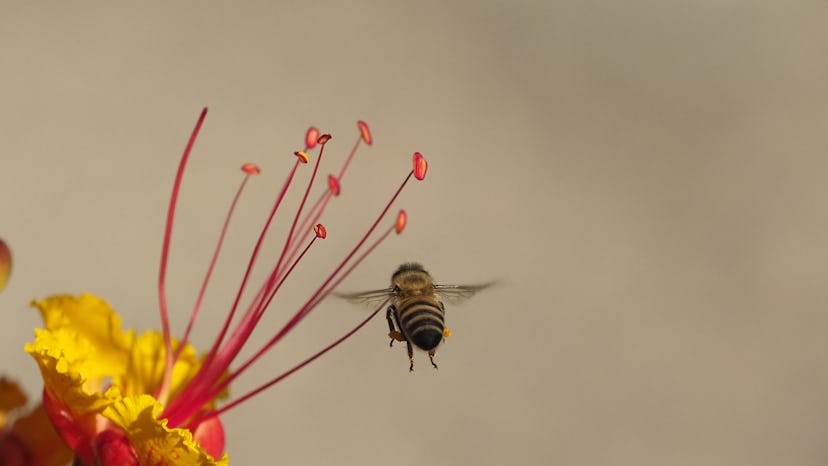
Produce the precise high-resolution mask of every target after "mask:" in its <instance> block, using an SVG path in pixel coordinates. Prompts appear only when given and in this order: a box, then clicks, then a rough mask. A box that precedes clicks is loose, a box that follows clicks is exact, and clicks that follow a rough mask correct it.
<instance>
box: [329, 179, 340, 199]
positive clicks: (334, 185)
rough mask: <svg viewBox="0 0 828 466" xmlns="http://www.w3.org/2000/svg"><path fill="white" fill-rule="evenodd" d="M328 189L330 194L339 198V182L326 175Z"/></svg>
mask: <svg viewBox="0 0 828 466" xmlns="http://www.w3.org/2000/svg"><path fill="white" fill-rule="evenodd" d="M328 188H329V189H330V190H331V194H333V195H334V196H339V180H338V179H337V178H336V177H335V176H333V175H328Z"/></svg>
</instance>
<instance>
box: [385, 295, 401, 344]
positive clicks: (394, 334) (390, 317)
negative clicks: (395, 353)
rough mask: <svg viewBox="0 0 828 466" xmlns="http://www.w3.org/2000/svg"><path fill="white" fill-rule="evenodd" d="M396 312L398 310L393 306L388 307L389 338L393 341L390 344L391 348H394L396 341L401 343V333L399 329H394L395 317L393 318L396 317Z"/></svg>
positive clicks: (386, 313)
mask: <svg viewBox="0 0 828 466" xmlns="http://www.w3.org/2000/svg"><path fill="white" fill-rule="evenodd" d="M395 311H396V308H395V307H394V305H393V304H392V305H390V306H388V309H387V310H386V311H385V320H387V321H388V336H389V337H391V341H390V342H389V343H388V346H389V347H393V346H394V340H397V341H401V340H400V339H399V338H398V337H397V335H399V334H400V332H398V331H397V329H396V328H395V327H394V317H393V316H394V312H395Z"/></svg>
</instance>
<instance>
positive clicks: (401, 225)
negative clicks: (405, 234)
mask: <svg viewBox="0 0 828 466" xmlns="http://www.w3.org/2000/svg"><path fill="white" fill-rule="evenodd" d="M407 221H408V215H407V214H406V213H405V211H404V210H400V213H399V214H397V223H396V224H395V225H394V230H396V231H397V234H398V235H399V234H400V233H402V231H403V230H404V229H405V224H406V222H407Z"/></svg>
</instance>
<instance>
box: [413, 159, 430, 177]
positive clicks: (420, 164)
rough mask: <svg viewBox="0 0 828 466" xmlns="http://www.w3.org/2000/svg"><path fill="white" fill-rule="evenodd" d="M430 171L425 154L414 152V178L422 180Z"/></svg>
mask: <svg viewBox="0 0 828 466" xmlns="http://www.w3.org/2000/svg"><path fill="white" fill-rule="evenodd" d="M427 171H428V162H426V159H425V157H423V154H421V153H419V152H414V178H417V179H418V180H422V179H423V178H425V176H426V172H427Z"/></svg>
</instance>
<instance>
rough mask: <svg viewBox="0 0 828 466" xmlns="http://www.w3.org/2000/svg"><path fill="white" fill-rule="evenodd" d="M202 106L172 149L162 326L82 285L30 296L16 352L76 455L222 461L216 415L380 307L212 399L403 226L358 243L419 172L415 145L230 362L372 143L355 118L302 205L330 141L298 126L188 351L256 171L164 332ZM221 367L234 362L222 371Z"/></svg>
mask: <svg viewBox="0 0 828 466" xmlns="http://www.w3.org/2000/svg"><path fill="white" fill-rule="evenodd" d="M205 116H206V109H204V111H203V112H202V114H201V116H200V118H199V120H198V122H197V124H196V127H195V129H194V130H193V133H192V135H191V136H190V140H189V142H188V144H187V146H186V149H185V151H184V154H183V156H182V158H181V162H180V165H179V169H178V174H177V177H176V180H175V185H174V187H173V194H172V199H171V201H170V208H169V213H168V217H167V226H166V230H165V238H164V244H163V247H162V254H161V268H160V277H159V298H160V306H159V307H160V313H161V323H162V330H161V331H160V332H158V331H148V332H145V333H142V334H140V335H139V334H136V333H135V332H134V331H132V330H124V329H122V327H121V319H120V317H119V316H118V315H117V314H116V313H115V312H114V311H113V309H112V308H111V307H110V305H109V304H108V303H107V302H106V301H104V300H103V299H101V298H99V297H97V296H94V295H92V294H81V295H79V296H70V295H56V296H51V297H48V298H46V299H42V300H35V301H33V302H32V305H33V306H34V307H35V308H37V309H38V310H39V311H40V314H41V317H42V318H43V328H42V329H37V330H36V331H35V340H34V341H33V342H31V343H29V344H27V345H26V347H25V350H26V351H27V352H28V353H29V354H30V355H31V356H32V357H33V358H34V359H35V361H36V362H37V364H38V366H39V367H40V371H41V374H42V376H43V381H44V385H45V387H44V391H43V406H44V409H45V412H46V413H47V414H48V415H49V417H50V419H51V420H52V423H53V424H54V426H55V427H56V428H57V431H58V432H59V433H60V435H61V437H62V438H63V440H64V441H65V442H66V443H67V444H68V445H69V447H70V448H71V449H72V450H73V451H74V453H75V455H76V462H77V463H78V464H83V465H109V464H117V465H132V464H134V465H138V464H152V465H173V464H186V465H214V464H218V465H221V464H227V462H228V455H227V453H225V452H224V429H223V426H222V424H221V421H220V415H222V414H223V413H224V412H226V411H227V410H229V409H231V408H233V407H235V406H237V405H238V404H239V403H242V402H244V401H246V400H248V399H250V398H252V397H253V396H255V395H256V394H257V393H259V392H261V391H262V390H264V389H266V388H268V387H270V386H272V385H273V384H275V383H276V382H278V381H280V380H282V379H284V378H285V377H287V376H288V375H290V374H292V373H293V372H295V371H296V370H298V369H300V368H302V367H304V366H305V365H306V364H308V363H310V362H311V361H313V360H315V359H316V358H318V357H319V356H321V355H322V354H324V353H326V352H327V351H329V350H330V349H332V348H334V347H335V346H337V345H338V344H340V343H341V342H342V341H344V340H345V339H346V338H348V337H350V336H351V335H352V334H353V333H354V332H356V330H358V329H359V328H361V327H362V326H363V325H365V323H367V322H368V320H370V319H371V318H372V317H373V316H374V315H376V313H377V312H378V311H379V310H380V309H381V308H382V306H380V307H378V308H377V309H376V310H375V311H374V312H373V313H372V314H371V315H369V316H368V317H367V318H366V319H364V320H363V321H361V322H360V323H359V324H358V325H356V326H355V327H354V328H353V329H351V330H350V331H348V332H347V333H345V335H343V336H342V337H341V338H339V339H337V340H336V341H334V342H333V343H331V344H329V345H327V346H326V347H324V348H323V349H322V350H320V351H318V352H317V353H315V354H314V355H312V356H311V357H309V358H307V359H305V360H303V361H301V362H300V363H298V364H297V365H296V366H294V367H293V368H292V369H290V370H288V371H287V372H285V373H284V374H282V375H280V376H278V377H276V378H274V379H272V380H270V381H268V382H266V383H264V384H262V385H261V386H260V387H259V388H257V389H255V390H253V391H251V392H249V393H247V394H244V395H242V396H240V397H237V398H235V399H234V400H233V401H231V402H230V403H228V404H225V405H224V406H222V407H217V403H218V402H221V401H222V400H224V399H225V398H227V397H228V393H229V392H228V388H229V385H230V383H231V382H233V381H234V380H235V379H236V378H237V377H238V376H239V375H241V374H242V373H244V372H245V371H246V370H247V369H248V368H249V367H250V366H251V365H252V363H253V362H255V361H256V360H257V359H258V358H259V357H261V356H262V355H263V354H264V353H265V352H267V351H268V350H270V349H271V348H272V347H273V346H274V345H275V344H276V343H278V342H279V341H280V340H281V339H282V338H283V337H284V336H285V335H286V334H287V333H289V332H290V331H291V330H292V329H293V328H294V327H295V326H296V325H297V324H298V323H299V322H300V321H301V320H303V319H304V318H305V317H306V316H307V315H308V314H309V313H310V312H311V311H312V310H313V309H314V308H315V307H316V306H317V305H318V304H319V302H321V301H322V300H323V299H324V298H325V297H326V296H327V295H328V294H330V293H331V291H333V289H334V288H335V287H336V286H337V285H338V284H339V283H340V282H341V281H342V280H343V279H344V278H345V277H346V276H347V275H348V274H349V273H350V272H351V271H352V270H353V269H354V268H355V267H356V266H357V265H358V264H359V263H360V262H362V260H363V259H364V258H365V257H366V256H367V255H368V254H369V253H370V252H371V251H372V250H373V249H374V248H376V247H377V245H379V243H381V242H382V241H383V240H384V239H385V238H386V237H387V236H388V235H389V234H390V233H391V232H392V231H396V232H397V233H400V232H401V231H402V229H403V228H404V226H405V218H406V216H405V213H404V212H402V211H401V212H400V214H399V215H398V217H397V220H396V222H395V223H394V224H392V225H390V226H389V228H388V229H387V230H385V232H384V233H381V234H379V235H377V236H378V238H376V239H375V240H374V241H373V242H372V243H370V244H368V243H367V240H368V238H369V237H371V236H372V235H373V234H374V231H375V230H376V228H377V226H378V225H379V223H380V221H381V220H382V218H383V217H384V216H385V215H386V213H387V212H388V210H389V209H390V207H391V204H392V203H393V202H394V200H395V199H396V198H397V196H398V195H399V194H400V192H401V191H402V188H403V187H404V186H405V184H406V183H407V182H408V180H409V179H410V178H411V177H412V176H414V177H415V178H416V179H418V180H420V179H422V178H423V177H424V176H425V167H426V165H425V159H423V158H422V155H421V154H419V153H416V154H415V157H414V168H413V169H412V170H411V171H410V172H409V174H408V175H407V176H406V177H405V180H404V181H403V183H402V184H401V185H400V187H399V188H398V189H397V190H396V192H395V193H394V195H393V196H392V197H391V200H390V201H388V203H387V204H386V205H385V207H384V209H382V212H381V213H380V215H379V216H378V217H377V219H376V221H375V222H374V223H373V225H372V226H371V227H370V228H369V229H368V230H367V232H366V233H365V234H364V235H363V236H362V237H361V239H360V240H359V241H358V242H357V244H356V246H354V247H353V248H352V249H351V250H350V251H349V252H348V253H347V254H346V255H345V258H344V259H343V260H342V261H341V262H340V263H339V265H338V266H336V267H335V269H334V270H333V271H332V272H330V273H329V274H327V275H326V276H325V277H324V278H322V279H321V281H320V285H319V287H318V288H317V290H316V292H314V293H313V294H312V295H311V296H310V297H309V298H308V299H307V301H306V302H305V303H304V304H303V305H302V306H300V307H299V309H298V310H296V311H295V312H293V313H292V316H291V318H290V319H289V320H288V322H287V323H286V324H285V325H284V326H283V327H282V328H281V329H279V330H278V331H277V332H276V333H275V334H274V335H273V336H272V338H270V340H269V341H268V342H267V343H266V344H265V345H263V346H262V347H261V348H259V349H258V350H257V351H254V355H253V356H252V357H250V358H249V359H247V360H244V361H239V360H238V358H239V354H240V352H241V350H242V349H243V347H244V346H245V344H246V343H247V341H248V338H249V337H250V335H251V334H252V332H253V330H254V329H255V328H256V324H257V323H258V322H259V320H260V319H261V317H262V315H263V314H264V312H265V311H266V310H267V309H268V308H269V307H270V303H271V302H272V301H273V298H274V297H275V295H276V293H277V291H278V290H279V289H280V288H281V286H282V284H283V283H284V282H285V279H286V278H287V277H288V276H289V275H290V274H291V272H292V271H293V270H294V269H295V267H296V266H297V265H298V264H299V261H300V260H301V259H302V258H303V257H304V255H305V254H306V253H307V252H308V251H309V250H310V248H311V246H312V245H313V244H314V243H315V242H316V241H317V240H319V239H324V238H325V237H326V236H327V230H326V229H325V227H323V226H322V225H321V224H319V223H317V220H318V219H319V218H320V216H321V215H322V213H323V211H324V210H325V208H326V206H327V205H328V203H329V201H330V200H331V199H332V198H333V197H335V196H337V195H338V194H339V192H340V183H341V180H342V178H343V176H344V174H345V171H346V168H347V167H348V165H349V164H350V162H351V159H352V158H353V156H354V154H355V153H356V149H357V148H358V147H359V145H360V143H361V142H364V143H366V144H371V142H372V138H371V134H370V131H369V130H368V126H367V125H366V124H365V123H363V122H359V123H358V128H359V131H360V136H359V139H358V140H357V144H356V145H355V146H354V149H353V150H352V151H351V153H350V154H349V155H348V157H347V158H346V160H345V161H344V162H343V165H342V168H341V170H340V171H339V174H338V175H336V176H334V175H330V176H329V177H328V186H327V189H325V190H324V192H322V194H321V196H320V197H319V198H318V199H317V201H316V203H315V204H313V206H311V207H310V208H309V209H306V208H305V207H306V201H307V199H308V196H309V193H310V191H311V187H312V186H313V185H314V180H315V179H316V176H317V172H318V170H319V166H320V161H321V160H322V155H323V152H324V148H325V145H326V143H328V141H330V140H331V136H330V135H329V134H320V133H319V131H318V130H316V129H315V128H313V127H312V128H310V129H309V130H308V132H307V133H306V135H305V148H304V150H300V151H296V152H294V154H295V158H293V166H292V169H291V171H290V172H289V175H288V179H287V181H286V182H285V184H284V185H283V186H282V188H281V190H280V191H279V193H278V194H277V195H276V198H275V200H274V203H273V206H272V208H271V210H270V212H269V214H268V216H267V219H266V221H265V224H264V227H263V228H262V230H261V232H260V235H259V240H258V242H257V243H256V245H255V247H254V248H253V252H252V254H251V257H250V259H249V263H248V267H247V270H246V271H245V273H244V276H243V279H242V281H241V285H240V288H239V290H238V293H237V295H236V300H235V301H234V303H233V305H232V307H231V308H230V309H229V311H228V313H227V318H226V320H225V323H224V326H223V327H222V329H221V331H220V332H219V334H218V335H217V336H216V338H215V340H214V343H213V345H212V347H211V348H210V349H209V350H208V351H206V352H204V353H202V354H201V355H199V354H198V353H197V351H196V350H195V349H194V348H193V347H192V346H191V345H190V344H189V343H188V341H189V336H190V331H191V329H192V328H193V324H194V322H195V320H196V317H197V315H198V311H199V309H200V306H201V302H202V299H203V297H204V293H205V290H206V287H207V285H208V283H209V279H210V276H211V274H212V271H213V267H214V265H215V263H216V258H217V257H218V255H219V252H220V251H221V246H222V244H223V241H224V235H225V233H226V231H227V226H228V225H229V223H230V218H231V217H232V214H233V212H234V209H235V206H236V203H237V202H238V200H239V197H240V195H241V193H242V191H243V189H244V186H245V185H246V184H247V182H248V180H249V179H250V177H252V176H255V175H258V174H259V173H260V169H259V168H258V166H256V165H253V164H245V165H243V166H242V172H243V173H244V177H243V180H242V182H241V185H240V187H239V189H238V191H237V193H236V195H235V197H234V199H233V201H232V202H231V204H230V209H229V211H228V214H227V220H226V221H225V223H224V226H223V227H222V230H221V233H220V235H219V241H218V245H217V246H216V249H215V252H214V254H213V259H212V261H211V263H210V266H209V268H208V270H207V273H206V276H205V279H204V282H203V285H202V287H201V289H200V291H199V293H198V296H197V299H196V303H197V304H196V306H195V307H194V309H193V311H192V313H191V316H190V319H189V323H188V325H187V328H186V330H185V331H184V332H183V334H182V336H181V337H180V338H174V337H173V336H172V331H171V330H170V328H169V318H168V313H167V304H166V294H167V290H166V267H167V261H168V257H169V250H170V238H171V234H172V230H173V221H174V217H175V208H176V205H177V200H178V192H179V189H180V187H181V180H182V176H183V173H184V168H185V166H186V163H187V160H188V159H189V155H190V152H191V151H192V148H193V145H194V143H195V140H196V136H197V135H198V133H199V131H200V129H201V126H202V124H203V121H204V118H205ZM315 148H318V149H319V151H318V155H317V157H316V162H315V166H314V169H313V172H312V174H311V175H310V179H309V181H308V183H307V186H306V188H305V191H304V196H303V197H302V200H301V203H300V205H299V207H298V209H297V211H296V212H295V214H294V215H292V216H290V217H289V222H292V223H291V227H290V231H289V233H288V236H287V238H286V239H285V241H284V243H283V249H282V252H281V254H280V255H279V256H278V258H277V259H276V260H275V261H274V262H273V263H271V264H269V265H267V267H268V273H267V274H266V278H265V280H264V281H263V283H262V284H261V285H260V286H259V287H258V289H257V290H256V291H255V292H253V293H251V294H252V295H254V297H253V299H252V300H251V302H250V303H249V304H248V305H247V306H246V307H244V306H242V307H240V299H241V296H242V295H243V294H245V291H246V288H247V286H248V285H249V279H250V276H251V271H252V270H253V267H254V265H255V264H256V263H257V261H264V260H265V259H264V258H262V257H261V256H260V254H259V250H260V246H261V244H262V241H263V239H264V237H265V235H266V233H267V232H268V229H269V228H270V225H271V222H272V220H273V219H274V217H275V216H276V213H277V211H278V210H279V208H280V206H281V204H282V201H283V199H284V197H285V193H286V191H287V189H288V187H289V186H290V185H291V183H292V181H293V179H294V177H295V175H296V173H297V169H298V168H299V167H300V166H301V165H304V164H307V163H308V162H309V160H310V156H309V155H308V152H309V151H311V150H313V149H315ZM237 311H240V314H241V315H240V316H236V314H237ZM234 317H236V318H235V319H234ZM231 323H232V324H234V325H235V327H233V326H232V325H231ZM231 366H235V368H232V369H231Z"/></svg>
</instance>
